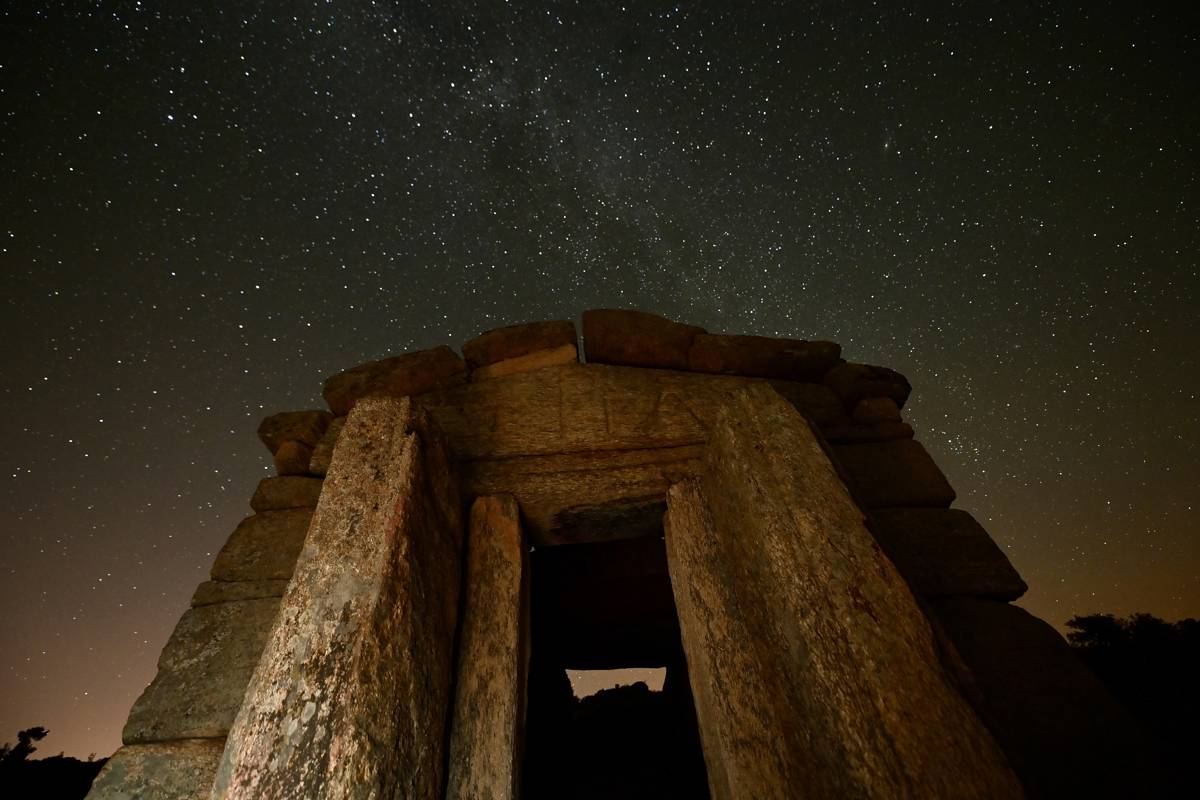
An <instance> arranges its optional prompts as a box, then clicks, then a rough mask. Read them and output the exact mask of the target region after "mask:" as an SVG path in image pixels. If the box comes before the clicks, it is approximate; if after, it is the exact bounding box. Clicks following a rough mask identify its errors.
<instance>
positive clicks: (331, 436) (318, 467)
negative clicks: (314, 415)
mask: <svg viewBox="0 0 1200 800" xmlns="http://www.w3.org/2000/svg"><path fill="white" fill-rule="evenodd" d="M345 424H346V418H345V417H334V419H333V422H330V423H329V427H328V428H326V429H325V435H324V436H322V437H321V441H319V442H317V446H316V447H314V448H313V452H312V458H310V459H309V460H308V473H309V474H310V475H319V476H324V475H325V473H326V472H328V471H329V461H330V460H331V459H332V458H333V448H334V446H335V445H336V444H337V440H338V436H340V435H341V433H342V428H343V427H344V426H345Z"/></svg>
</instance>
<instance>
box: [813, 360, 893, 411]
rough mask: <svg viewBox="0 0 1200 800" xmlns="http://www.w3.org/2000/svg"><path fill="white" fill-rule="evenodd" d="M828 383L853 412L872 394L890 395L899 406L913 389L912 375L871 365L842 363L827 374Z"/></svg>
mask: <svg viewBox="0 0 1200 800" xmlns="http://www.w3.org/2000/svg"><path fill="white" fill-rule="evenodd" d="M824 383H825V385H826V386H828V387H829V388H830V389H833V391H834V393H835V394H837V396H838V397H839V398H840V399H841V401H842V403H843V404H844V405H845V407H846V410H847V411H853V410H854V408H855V406H857V405H858V403H859V401H861V400H863V399H864V398H868V397H887V398H890V399H891V400H892V401H893V402H895V404H896V407H897V408H904V401H905V400H907V399H908V395H909V393H910V392H912V385H911V384H910V383H909V382H908V378H906V377H904V376H903V375H901V374H900V373H899V372H896V370H894V369H888V368H887V367H873V366H870V365H868V364H839V365H838V366H836V367H834V368H833V369H831V370H829V372H827V373H826V374H825V379H824Z"/></svg>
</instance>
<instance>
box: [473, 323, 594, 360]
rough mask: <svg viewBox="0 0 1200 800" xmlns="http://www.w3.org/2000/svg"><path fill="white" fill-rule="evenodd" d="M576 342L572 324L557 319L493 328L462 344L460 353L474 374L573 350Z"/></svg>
mask: <svg viewBox="0 0 1200 800" xmlns="http://www.w3.org/2000/svg"><path fill="white" fill-rule="evenodd" d="M576 342H577V339H576V336H575V324H574V323H573V322H571V321H570V320H565V319H558V320H550V321H549V322H531V323H528V324H525V325H509V326H508V327H506V328H496V329H494V330H490V331H488V332H486V333H482V334H480V335H479V336H476V337H475V338H474V339H472V340H471V341H469V342H467V343H466V344H464V345H463V349H462V351H463V358H464V359H466V362H467V366H468V367H470V368H471V369H473V370H474V369H479V368H480V367H486V366H487V365H489V364H496V363H498V362H500V361H508V360H510V359H514V358H520V357H521V356H525V355H529V354H530V353H536V352H538V351H541V350H558V349H560V348H562V347H564V346H566V345H570V346H571V347H575V345H576Z"/></svg>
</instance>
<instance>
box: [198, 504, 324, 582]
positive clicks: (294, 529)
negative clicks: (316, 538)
mask: <svg viewBox="0 0 1200 800" xmlns="http://www.w3.org/2000/svg"><path fill="white" fill-rule="evenodd" d="M312 516H313V510H312V509H311V508H289V509H286V510H284V511H264V512H262V513H261V514H255V515H254V516H252V517H246V518H245V519H244V520H242V521H241V522H240V523H238V526H237V528H236V529H235V530H234V532H233V533H232V534H230V536H229V539H228V540H227V541H226V542H225V546H224V547H222V548H221V552H219V553H217V557H216V559H215V560H214V561H213V566H212V572H211V575H212V579H213V580H215V581H280V580H284V581H285V580H287V579H288V578H290V577H292V569H293V567H294V566H295V564H296V557H297V556H298V555H299V554H300V548H301V547H302V546H303V544H304V537H305V536H306V535H307V534H308V526H309V523H310V522H311V521H312Z"/></svg>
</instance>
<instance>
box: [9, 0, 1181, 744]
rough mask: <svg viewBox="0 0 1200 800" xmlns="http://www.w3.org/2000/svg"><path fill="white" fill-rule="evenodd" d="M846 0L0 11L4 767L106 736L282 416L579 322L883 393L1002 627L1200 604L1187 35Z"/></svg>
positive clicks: (1148, 19) (108, 740)
mask: <svg viewBox="0 0 1200 800" xmlns="http://www.w3.org/2000/svg"><path fill="white" fill-rule="evenodd" d="M738 5H739V6H742V5H750V4H738ZM847 5H848V4H847ZM857 5H858V8H857V9H855V10H851V9H849V8H848V7H846V6H843V4H840V3H832V2H828V3H818V4H815V6H814V7H802V4H800V3H778V4H775V3H771V4H768V3H758V4H754V10H747V9H746V8H741V9H739V10H737V11H727V10H724V9H723V7H722V6H721V5H720V4H715V3H700V4H693V3H679V4H670V3H647V4H641V3H633V2H630V3H626V4H624V5H620V4H613V3H605V2H595V1H594V0H593V2H586V3H578V4H576V3H554V4H548V5H542V4H535V3H532V2H530V3H525V2H511V3H501V2H494V3H480V4H478V5H475V4H464V3H459V2H445V1H444V0H436V1H434V2H427V3H418V2H376V3H369V2H342V1H341V0H339V1H338V2H333V0H329V1H328V2H326V1H322V2H316V3H314V2H279V3H268V4H263V3H257V2H238V3H195V2H186V3H184V2H164V3H153V2H144V3H131V2H120V3H85V2H82V0H75V1H73V2H64V3H61V4H55V6H56V7H55V8H48V9H45V10H38V9H37V4H34V3H6V4H4V6H3V8H2V10H0V212H2V213H0V275H2V277H3V288H4V291H3V294H2V299H0V303H2V304H3V305H2V308H3V311H2V313H0V332H2V337H3V339H2V340H3V342H4V348H3V356H2V359H3V361H2V362H0V363H2V365H3V368H2V375H3V381H0V426H2V427H0V442H3V453H4V471H3V477H2V480H3V483H2V484H0V485H2V489H0V547H2V548H3V550H2V553H3V555H2V558H0V568H2V570H3V573H2V575H3V579H2V581H0V591H2V595H0V598H2V602H3V613H2V614H0V741H4V740H8V741H13V740H15V737H16V732H17V730H18V729H20V728H26V727H30V726H33V725H45V726H46V727H48V728H50V730H51V735H50V736H49V737H48V738H47V739H46V740H45V741H44V742H42V743H41V748H40V751H41V754H42V755H47V754H53V753H57V752H59V751H60V750H65V751H66V752H67V753H68V754H74V755H80V756H84V755H86V754H88V753H89V752H95V753H97V754H98V755H101V756H103V755H107V754H109V753H110V752H111V751H112V750H113V749H115V747H116V746H117V745H118V743H119V732H120V728H121V725H122V724H123V721H124V718H125V715H126V714H127V713H128V711H129V707H130V705H131V704H132V702H133V700H134V699H135V698H136V697H137V695H138V693H139V692H140V691H141V689H142V688H143V687H144V686H145V684H146V683H147V682H148V681H149V680H150V678H151V677H152V676H153V674H154V670H155V661H156V659H157V656H158V653H159V651H160V650H161V648H162V646H163V644H164V643H165V642H166V639H167V637H168V635H169V633H170V631H171V629H172V628H173V626H174V624H175V622H176V620H177V619H178V617H179V615H180V614H181V613H182V612H183V610H184V609H185V608H186V607H187V603H188V600H189V598H190V596H191V593H192V590H193V588H194V587H195V585H196V584H197V583H198V582H200V581H201V580H203V579H204V578H205V576H206V574H207V571H208V569H209V566H210V564H211V562H212V559H213V557H214V555H215V554H216V552H217V550H218V549H219V548H220V546H221V544H222V543H223V542H224V540H225V538H226V537H227V536H228V535H229V533H230V532H231V531H232V530H233V528H234V526H235V525H236V524H237V522H238V520H240V519H241V518H242V517H243V516H245V515H247V514H249V513H250V512H249V506H248V500H249V497H250V495H251V493H252V491H253V489H254V486H255V484H256V482H257V481H258V479H259V478H261V477H263V476H265V475H267V474H269V473H270V472H271V467H270V454H269V453H268V452H267V451H266V449H265V448H264V447H263V446H262V445H261V444H260V443H259V442H258V440H257V438H256V436H255V429H256V427H257V425H258V422H259V420H260V419H261V418H262V417H263V416H265V415H267V414H269V413H273V412H275V411H280V410H287V409H296V408H313V407H318V406H320V405H321V402H320V389H321V382H322V380H323V379H324V377H325V376H326V375H329V374H331V373H334V372H337V371H339V370H341V369H344V368H346V367H349V366H352V365H355V364H358V363H360V362H363V361H366V360H370V359H374V358H379V357H382V356H385V355H390V354H395V353H399V352H403V351H406V350H411V349H417V348H425V347H431V346H434V345H437V344H443V343H448V344H451V345H454V346H458V345H461V343H462V342H464V341H465V340H466V339H468V338H470V337H471V336H473V335H475V334H476V333H478V332H480V331H482V330H485V329H488V328H492V327H496V326H499V325H505V324H511V323H516V322H524V321H530V320H537V319H552V318H563V317H567V318H577V317H578V314H579V313H580V312H581V311H583V310H584V309H587V308H592V307H614V306H615V307H633V308H642V309H647V310H653V311H657V312H658V313H661V314H664V315H666V316H669V317H672V318H676V319H680V320H682V321H687V322H692V323H695V324H699V325H703V326H705V327H707V328H708V329H709V330H711V331H714V332H718V331H725V332H733V333H754V334H763V335H768V336H775V335H778V336H788V337H797V338H820V339H831V340H834V341H837V342H840V343H841V344H842V345H843V348H844V354H845V356H846V357H847V358H848V359H850V360H854V361H865V362H868V363H878V364H885V365H888V366H891V367H894V368H896V369H899V370H900V371H902V372H904V373H905V374H906V375H907V376H908V377H909V379H910V380H911V381H912V383H913V386H914V392H913V397H912V399H911V401H910V402H909V405H908V406H907V408H906V409H905V411H906V418H907V419H908V420H909V421H910V422H911V423H912V424H913V426H914V427H915V428H916V430H917V436H918V438H919V439H920V440H921V441H922V442H923V443H924V444H925V446H926V447H927V448H928V449H929V450H930V451H931V452H932V453H933V455H934V457H935V458H936V459H937V460H938V462H939V463H940V464H941V466H942V468H943V469H944V470H945V472H946V473H947V475H948V477H949V478H950V480H951V482H952V483H953V484H954V485H955V487H956V488H957V490H958V493H959V502H958V506H959V507H961V508H965V509H967V510H969V511H972V512H973V513H974V514H975V515H976V516H977V517H978V518H979V519H980V521H982V522H983V523H984V525H985V526H986V527H987V528H988V530H989V531H990V532H991V534H992V535H993V536H994V538H995V539H996V540H997V541H998V542H999V543H1000V545H1001V546H1002V547H1003V548H1004V549H1005V550H1006V552H1007V553H1008V554H1009V556H1010V558H1011V559H1012V561H1013V563H1014V564H1015V565H1016V567H1017V568H1018V570H1019V571H1020V572H1021V573H1022V574H1023V576H1024V577H1025V579H1026V580H1027V581H1028V582H1029V584H1030V586H1031V587H1032V588H1031V590H1030V592H1029V594H1028V595H1027V596H1026V598H1025V599H1023V600H1022V601H1021V604H1022V605H1024V606H1025V607H1026V608H1028V609H1030V610H1031V611H1033V612H1034V613H1036V614H1038V615H1039V616H1042V617H1044V618H1045V619H1047V620H1048V621H1050V622H1051V623H1053V624H1055V625H1058V626H1061V625H1062V624H1063V623H1064V622H1065V620H1067V619H1068V618H1069V617H1071V616H1072V615H1074V614H1078V613H1091V612H1097V611H1109V612H1114V613H1118V614H1125V613H1129V612H1133V611H1146V612H1151V613H1154V614H1157V615H1159V616H1162V617H1165V618H1167V619H1172V620H1173V619H1178V618H1180V617H1186V616H1200V580H1198V578H1197V575H1198V573H1200V536H1198V535H1197V526H1196V517H1197V510H1198V509H1197V505H1198V504H1200V488H1198V487H1200V455H1198V448H1197V432H1198V431H1200V363H1198V361H1200V358H1198V356H1197V354H1198V353H1200V325H1197V322H1198V317H1200V270H1198V267H1197V253H1198V252H1200V247H1198V244H1200V242H1198V239H1200V209H1198V205H1200V191H1198V187H1197V174H1198V169H1197V167H1198V164H1197V143H1198V138H1197V131H1198V130H1200V77H1198V76H1200V68H1198V67H1197V65H1198V64H1200V52H1198V51H1200V47H1198V46H1197V31H1200V19H1198V18H1197V16H1196V12H1194V11H1192V12H1182V11H1180V12H1177V13H1180V14H1185V13H1186V14H1190V15H1191V16H1190V17H1189V18H1184V17H1181V16H1170V15H1169V14H1168V12H1166V11H1164V10H1161V9H1160V10H1158V11H1155V10H1147V9H1141V8H1138V7H1137V6H1138V4H1132V3H1121V4H1111V6H1112V7H1109V5H1110V4H1105V3H1094V2H1087V3H1082V4H1080V5H1081V6H1082V7H1081V8H1070V9H1067V8H1063V7H1061V6H1060V4H1057V3H1044V4H1025V3H1020V2H1003V3H985V2H974V1H972V2H964V3H957V4H951V3H930V4H928V7H927V8H925V9H923V10H920V11H916V12H911V13H910V12H908V11H902V10H898V9H897V8H896V7H898V6H899V5H900V4H899V3H895V4H893V3H878V4H870V5H868V4H865V3H863V4H857ZM1168 5H1172V4H1162V6H1161V8H1164V9H1165V8H1166V7H1167V6H1168ZM1174 5H1178V6H1182V5H1184V4H1174Z"/></svg>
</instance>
